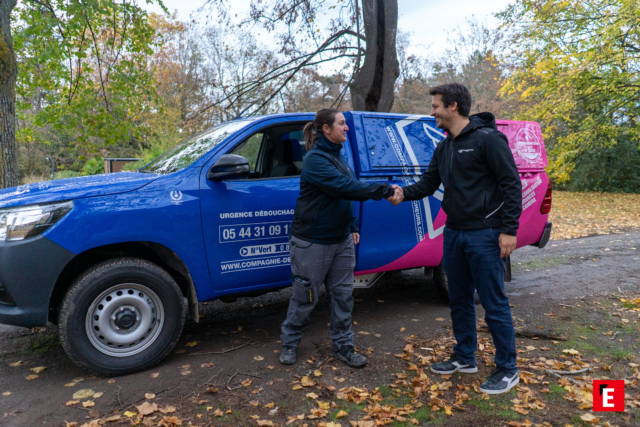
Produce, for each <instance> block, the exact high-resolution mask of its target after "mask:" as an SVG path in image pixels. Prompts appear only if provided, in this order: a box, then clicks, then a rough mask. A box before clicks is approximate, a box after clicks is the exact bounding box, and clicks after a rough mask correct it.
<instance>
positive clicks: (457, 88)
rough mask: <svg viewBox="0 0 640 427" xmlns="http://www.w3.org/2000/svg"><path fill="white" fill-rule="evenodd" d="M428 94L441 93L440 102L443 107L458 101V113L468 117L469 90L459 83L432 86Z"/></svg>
mask: <svg viewBox="0 0 640 427" xmlns="http://www.w3.org/2000/svg"><path fill="white" fill-rule="evenodd" d="M429 95H431V96H433V95H442V103H443V104H444V106H445V107H448V106H450V105H451V104H453V103H454V102H457V103H458V114H460V115H461V116H463V117H469V111H470V110H471V92H469V89H467V88H466V87H465V86H464V85H461V84H460V83H447V84H444V85H438V86H436V87H432V88H431V90H429Z"/></svg>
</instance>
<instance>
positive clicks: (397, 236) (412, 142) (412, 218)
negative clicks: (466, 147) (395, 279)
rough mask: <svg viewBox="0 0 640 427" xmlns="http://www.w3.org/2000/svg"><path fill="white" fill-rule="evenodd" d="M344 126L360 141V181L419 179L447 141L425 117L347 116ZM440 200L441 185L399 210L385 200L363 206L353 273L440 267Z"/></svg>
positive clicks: (401, 182)
mask: <svg viewBox="0 0 640 427" xmlns="http://www.w3.org/2000/svg"><path fill="white" fill-rule="evenodd" d="M348 125H349V127H350V128H351V132H352V133H354V137H357V138H359V139H358V145H357V147H358V149H357V159H356V162H357V164H358V168H357V169H356V170H357V171H358V173H359V179H360V180H361V181H373V182H389V183H390V184H397V185H400V186H403V187H404V186H406V185H410V184H413V183H415V182H417V181H418V180H419V179H420V177H421V175H422V173H423V172H424V171H425V170H426V168H427V166H428V165H429V162H430V161H431V156H432V154H433V151H434V149H435V147H436V145H437V144H438V142H440V141H442V140H443V139H444V138H445V135H444V133H443V132H442V131H441V130H439V129H438V128H437V127H436V124H435V120H434V119H433V118H431V117H428V116H401V115H389V114H375V113H351V114H349V115H348ZM356 135H357V136H356ZM442 196H443V188H442V187H441V188H440V190H438V191H437V192H436V194H435V195H434V196H431V197H427V198H425V199H423V200H419V201H413V202H406V203H402V204H400V205H399V206H393V205H392V204H390V203H388V202H386V201H383V202H375V201H367V202H364V203H362V204H361V211H360V218H359V219H360V235H361V240H360V245H359V246H360V248H359V249H358V255H357V256H358V262H357V267H356V271H357V272H358V273H359V274H368V273H376V272H380V271H388V270H397V269H403V268H412V267H419V266H433V265H438V264H439V263H440V260H441V258H442V231H443V227H444V222H445V219H446V216H445V214H444V212H442V211H441V209H440V204H441V202H442Z"/></svg>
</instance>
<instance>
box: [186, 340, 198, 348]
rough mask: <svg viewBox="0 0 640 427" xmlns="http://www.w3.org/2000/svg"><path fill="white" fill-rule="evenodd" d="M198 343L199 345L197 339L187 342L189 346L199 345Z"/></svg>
mask: <svg viewBox="0 0 640 427" xmlns="http://www.w3.org/2000/svg"><path fill="white" fill-rule="evenodd" d="M197 345H198V342H197V341H191V342H188V343H187V347H195V346H197Z"/></svg>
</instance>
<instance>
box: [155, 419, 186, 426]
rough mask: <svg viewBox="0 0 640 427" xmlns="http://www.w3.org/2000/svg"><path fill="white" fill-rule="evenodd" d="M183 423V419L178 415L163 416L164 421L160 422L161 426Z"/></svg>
mask: <svg viewBox="0 0 640 427" xmlns="http://www.w3.org/2000/svg"><path fill="white" fill-rule="evenodd" d="M181 425H182V420H181V419H179V418H178V417H162V421H160V423H159V424H158V426H159V427H175V426H181Z"/></svg>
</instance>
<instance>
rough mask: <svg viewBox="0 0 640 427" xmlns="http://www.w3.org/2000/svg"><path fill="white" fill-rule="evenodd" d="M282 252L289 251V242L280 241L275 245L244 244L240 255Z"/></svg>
mask: <svg viewBox="0 0 640 427" xmlns="http://www.w3.org/2000/svg"><path fill="white" fill-rule="evenodd" d="M280 252H289V245H288V244H287V243H280V244H275V245H258V246H244V247H242V248H240V255H241V256H243V257H249V256H258V255H272V254H277V253H280Z"/></svg>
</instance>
